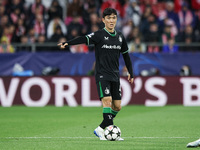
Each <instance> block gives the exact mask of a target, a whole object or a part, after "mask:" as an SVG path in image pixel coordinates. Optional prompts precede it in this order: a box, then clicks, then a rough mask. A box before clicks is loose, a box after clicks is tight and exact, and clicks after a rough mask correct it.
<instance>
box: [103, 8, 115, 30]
mask: <svg viewBox="0 0 200 150" xmlns="http://www.w3.org/2000/svg"><path fill="white" fill-rule="evenodd" d="M102 21H103V22H104V24H105V27H106V28H107V29H108V30H113V29H114V28H115V25H116V22H117V11H116V10H115V9H113V8H106V9H105V10H104V11H103V19H102Z"/></svg>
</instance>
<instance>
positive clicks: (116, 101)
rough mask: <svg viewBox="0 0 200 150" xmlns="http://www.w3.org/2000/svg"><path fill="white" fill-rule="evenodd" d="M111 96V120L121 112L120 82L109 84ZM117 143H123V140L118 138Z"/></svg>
mask: <svg viewBox="0 0 200 150" xmlns="http://www.w3.org/2000/svg"><path fill="white" fill-rule="evenodd" d="M111 95H112V106H111V108H112V109H111V114H112V117H113V119H114V118H115V117H116V115H117V114H118V112H119V111H120V110H121V87H120V82H112V83H111ZM117 141H124V139H123V138H121V137H120V138H118V139H117Z"/></svg>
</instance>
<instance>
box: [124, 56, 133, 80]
mask: <svg viewBox="0 0 200 150" xmlns="http://www.w3.org/2000/svg"><path fill="white" fill-rule="evenodd" d="M122 55H123V58H124V62H125V65H126V68H127V69H128V72H129V74H128V81H129V82H130V83H133V80H134V79H133V68H132V63H131V59H130V56H129V53H128V52H125V53H123V54H122Z"/></svg>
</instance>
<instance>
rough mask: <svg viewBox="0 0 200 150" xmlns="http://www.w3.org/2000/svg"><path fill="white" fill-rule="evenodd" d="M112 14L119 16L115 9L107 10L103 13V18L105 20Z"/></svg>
mask: <svg viewBox="0 0 200 150" xmlns="http://www.w3.org/2000/svg"><path fill="white" fill-rule="evenodd" d="M111 14H114V15H116V16H117V11H116V10H115V9H113V8H106V9H104V11H103V18H105V17H106V16H110V15H111Z"/></svg>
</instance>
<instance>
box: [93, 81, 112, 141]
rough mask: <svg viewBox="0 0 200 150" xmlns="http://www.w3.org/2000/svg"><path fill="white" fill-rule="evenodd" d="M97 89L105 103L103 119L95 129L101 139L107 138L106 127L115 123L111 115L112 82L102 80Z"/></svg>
mask: <svg viewBox="0 0 200 150" xmlns="http://www.w3.org/2000/svg"><path fill="white" fill-rule="evenodd" d="M97 90H98V94H99V98H100V100H101V102H102V105H103V121H102V122H101V124H100V125H99V126H98V127H97V128H96V129H95V130H94V134H95V135H96V136H98V137H99V138H100V140H106V139H105V137H104V129H105V128H106V127H107V126H109V125H112V124H113V119H112V115H111V103H112V97H111V95H110V82H109V81H101V82H98V83H97Z"/></svg>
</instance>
